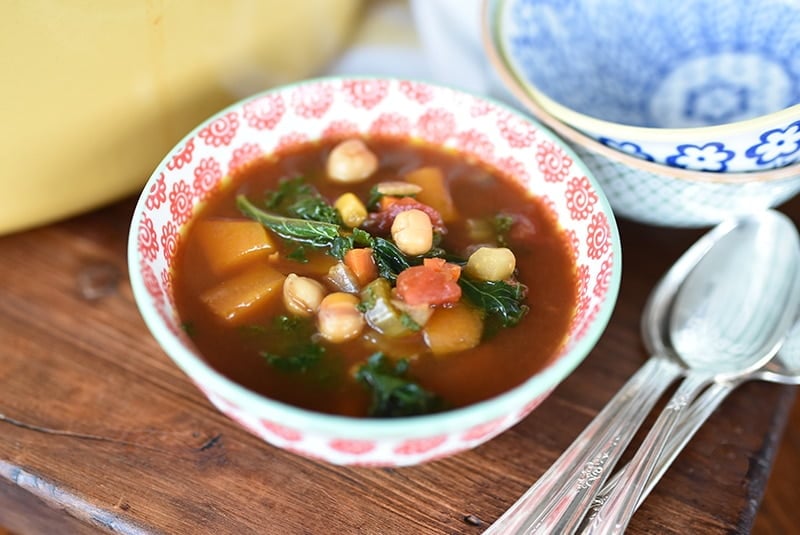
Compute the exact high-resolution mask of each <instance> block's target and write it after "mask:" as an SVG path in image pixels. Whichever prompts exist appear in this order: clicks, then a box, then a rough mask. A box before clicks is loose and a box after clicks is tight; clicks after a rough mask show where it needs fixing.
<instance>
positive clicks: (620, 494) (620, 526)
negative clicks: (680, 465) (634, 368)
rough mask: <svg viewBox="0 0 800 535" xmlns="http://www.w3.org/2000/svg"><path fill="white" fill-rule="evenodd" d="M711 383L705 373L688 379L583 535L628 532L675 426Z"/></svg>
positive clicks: (654, 425)
mask: <svg viewBox="0 0 800 535" xmlns="http://www.w3.org/2000/svg"><path fill="white" fill-rule="evenodd" d="M709 382H711V377H710V376H709V375H708V374H706V373H698V374H691V373H690V374H689V375H687V377H686V379H684V381H683V382H682V383H681V385H680V386H679V387H678V390H677V391H676V392H675V394H674V395H673V396H672V398H671V399H670V400H669V402H667V405H666V407H664V410H663V411H662V412H661V414H660V415H659V417H658V419H657V420H656V422H655V423H654V424H653V427H652V429H650V432H649V433H648V434H647V436H646V437H645V439H644V442H643V443H642V445H641V447H640V448H639V449H638V450H637V452H636V454H635V455H634V456H633V459H632V460H631V462H630V464H629V465H628V468H627V470H626V471H625V473H624V474H623V475H622V476H621V478H620V481H619V482H618V484H617V486H616V487H615V488H614V490H612V491H611V494H609V495H608V499H607V500H606V502H605V503H604V504H603V505H602V506H601V507H600V508H599V510H598V511H597V513H596V515H595V517H594V520H592V522H590V523H589V525H588V526H587V528H586V529H585V530H584V531H583V533H584V534H587V535H596V534H602V535H617V534H621V533H623V532H624V531H625V528H626V527H627V526H628V522H630V519H631V517H632V516H633V513H634V511H635V510H636V506H637V505H638V503H639V500H640V499H641V497H642V493H643V492H644V489H645V486H646V485H647V481H648V480H649V479H650V476H651V475H652V474H653V471H654V470H655V467H656V463H657V462H658V460H659V457H660V456H661V452H662V451H663V450H664V448H665V447H666V444H667V441H668V439H669V438H670V435H671V433H672V431H673V429H674V427H675V424H676V423H677V422H678V419H679V418H680V417H681V415H682V414H683V413H684V410H685V409H686V407H687V406H688V405H689V403H691V402H692V401H693V400H694V398H695V397H697V395H698V394H699V393H700V392H701V391H702V389H703V388H705V387H706V386H708V384H709Z"/></svg>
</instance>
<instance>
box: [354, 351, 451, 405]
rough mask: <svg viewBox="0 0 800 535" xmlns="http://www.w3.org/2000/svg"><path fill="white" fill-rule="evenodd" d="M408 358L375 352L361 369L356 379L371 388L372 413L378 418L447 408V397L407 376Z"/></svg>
mask: <svg viewBox="0 0 800 535" xmlns="http://www.w3.org/2000/svg"><path fill="white" fill-rule="evenodd" d="M407 372H408V361H407V360H405V359H402V360H399V361H397V362H392V361H391V360H390V359H388V358H387V357H386V356H385V355H384V354H383V353H373V354H372V355H371V356H370V357H369V358H368V359H367V362H366V363H365V364H363V365H361V367H360V368H359V369H358V372H357V373H356V379H357V380H358V381H360V382H361V383H363V384H364V385H366V386H367V387H368V388H369V389H370V390H371V392H372V403H371V405H370V408H369V415H370V416H373V417H379V418H393V417H400V416H416V415H420V414H429V413H432V412H439V411H442V410H444V409H445V408H446V406H445V403H444V400H442V398H440V397H439V396H437V395H436V394H433V393H432V392H429V391H427V390H425V389H424V388H422V387H421V386H419V385H418V384H417V383H415V382H413V381H411V380H409V379H407V378H406V377H405V375H406V373H407Z"/></svg>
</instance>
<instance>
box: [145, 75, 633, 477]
mask: <svg viewBox="0 0 800 535" xmlns="http://www.w3.org/2000/svg"><path fill="white" fill-rule="evenodd" d="M620 255H621V252H620V241H619V235H618V232H617V228H616V224H615V221H614V216H613V214H612V212H611V209H610V208H609V205H608V202H607V201H606V199H605V197H604V195H603V192H602V191H601V190H600V188H599V187H598V186H597V182H596V181H595V179H594V178H593V176H592V175H591V173H590V172H589V170H588V169H587V168H586V167H585V166H584V165H583V163H582V162H581V161H580V160H579V159H578V158H577V157H576V156H575V154H574V153H572V152H571V151H570V149H569V148H567V147H566V146H565V145H564V144H563V143H562V142H561V141H559V139H558V138H557V137H555V136H554V135H553V134H551V133H550V132H549V131H548V130H546V129H545V128H543V127H542V126H540V125H539V124H537V123H536V122H534V121H532V120H531V119H529V118H527V117H526V116H524V115H522V114H520V113H519V112H517V111H516V110H514V109H512V108H509V107H506V106H504V105H502V104H499V103H496V102H493V101H490V100H487V99H484V98H481V97H478V96H474V95H471V94H468V93H464V92H461V91H458V90H455V89H451V88H446V87H441V86H436V85H431V84H428V83H423V82H419V81H412V80H401V79H390V78H369V77H365V78H325V79H317V80H310V81H305V82H301V83H298V84H295V85H291V86H287V87H282V88H278V89H274V90H270V91H267V92H264V93H260V94H257V95H254V96H252V97H250V98H247V99H245V100H243V101H241V102H239V103H237V104H235V105H233V106H231V107H229V108H226V109H224V110H222V111H220V112H219V113H217V114H216V115H214V116H213V117H211V118H209V119H208V120H207V121H205V122H204V123H202V124H201V125H199V126H198V127H197V128H196V129H195V130H193V131H192V132H191V133H189V134H188V135H187V136H186V137H185V138H184V139H183V140H182V141H181V142H180V143H178V145H177V146H176V147H175V148H174V149H173V150H172V151H171V152H170V153H168V154H167V155H166V157H165V158H164V159H163V161H162V162H161V163H160V164H159V165H158V167H157V168H156V169H155V171H154V172H153V174H152V176H151V177H150V179H149V181H148V182H147V184H146V186H145V188H144V190H143V191H142V194H141V197H140V199H139V202H138V205H137V207H136V210H135V215H134V217H133V221H132V224H131V231H130V239H129V267H130V278H131V284H132V288H133V293H134V296H135V299H136V303H137V305H138V307H139V309H140V311H141V313H142V316H143V318H144V320H145V323H146V324H147V326H148V328H149V329H150V331H151V332H152V334H153V336H154V337H155V339H156V340H157V341H158V342H159V344H160V346H161V347H162V348H163V350H164V352H165V353H166V354H167V355H168V356H169V357H170V358H171V359H172V360H173V361H174V362H175V364H176V365H177V366H179V367H180V368H181V369H182V370H183V371H184V372H185V373H186V374H187V375H188V376H189V378H191V380H192V381H193V382H194V383H195V384H196V385H197V386H198V388H199V389H200V390H202V392H203V393H204V394H205V395H206V396H207V397H208V399H209V400H210V402H211V403H212V404H213V405H214V406H215V407H217V408H218V409H219V410H220V411H221V412H223V413H224V414H226V415H228V416H229V417H230V418H231V419H233V420H234V421H236V422H238V423H239V424H241V426H243V427H244V428H245V429H247V430H249V431H250V432H252V433H253V434H255V435H257V436H259V437H261V438H262V439H263V440H265V441H266V442H268V443H269V444H272V445H274V446H277V447H279V448H284V449H286V450H289V451H291V452H295V453H299V454H302V455H305V456H307V457H312V458H315V459H320V460H324V461H327V462H331V463H335V464H357V465H369V466H403V465H412V464H417V463H420V462H425V461H429V460H432V459H437V458H441V457H444V456H447V455H452V454H455V453H457V452H459V451H463V450H466V449H470V448H473V447H475V446H477V445H479V444H482V443H483V442H485V441H487V440H489V439H490V438H492V437H494V436H496V435H497V434H499V433H501V432H502V431H504V430H505V429H507V428H509V427H510V426H512V425H514V424H515V423H517V422H519V421H520V420H521V419H522V418H524V417H525V416H526V415H527V414H528V413H530V412H531V411H532V410H533V409H534V408H535V407H536V406H538V404H539V403H541V401H542V400H543V399H544V398H545V397H546V396H547V395H548V394H549V393H550V392H551V391H552V390H553V389H554V388H555V387H556V386H557V385H558V384H559V383H560V382H561V381H562V380H563V379H564V378H565V377H566V376H567V375H568V374H569V373H570V372H571V371H572V370H573V369H574V368H575V367H576V366H577V365H578V364H580V362H581V361H582V360H583V359H584V358H585V356H586V355H587V354H588V353H589V352H590V351H591V349H592V348H593V347H594V345H595V343H596V342H597V340H598V338H599V337H600V335H601V334H602V332H603V330H604V328H605V326H606V324H607V322H608V320H609V317H610V315H611V312H612V309H613V307H614V304H615V301H616V297H617V291H618V288H619V282H620V269H621V265H620V262H621V256H620Z"/></svg>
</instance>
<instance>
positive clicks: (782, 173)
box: [482, 0, 800, 227]
mask: <svg viewBox="0 0 800 535" xmlns="http://www.w3.org/2000/svg"><path fill="white" fill-rule="evenodd" d="M504 1H505V0H484V11H483V27H482V40H483V43H482V44H483V50H484V52H485V53H486V57H487V60H488V62H489V63H490V65H491V67H492V70H493V72H494V73H496V74H497V75H498V76H499V81H500V82H501V83H502V85H503V86H504V89H505V90H506V91H508V92H509V93H510V94H509V95H503V97H504V99H505V100H509V99H510V100H513V101H515V102H516V103H517V104H518V105H521V106H522V107H523V108H525V109H526V110H527V111H528V112H530V113H531V114H533V115H534V116H535V117H536V118H537V119H538V120H539V121H540V122H542V123H543V124H545V125H546V126H548V127H550V128H551V129H552V130H553V131H554V132H555V133H556V134H558V135H559V136H561V137H562V138H563V139H564V140H566V141H567V143H568V144H569V145H571V146H572V148H573V149H574V150H575V152H576V153H577V155H578V156H579V157H580V158H581V160H582V161H583V162H584V163H585V164H586V166H587V167H588V168H589V169H590V170H591V171H592V173H593V174H594V175H595V177H596V178H597V180H598V182H599V183H600V185H601V186H602V188H603V191H604V193H605V194H606V196H607V197H608V200H609V202H610V203H611V206H612V208H613V209H614V213H615V214H616V215H617V216H621V217H624V218H627V219H633V220H636V221H640V222H642V223H647V224H651V225H659V226H670V227H707V226H712V225H714V224H716V223H719V222H720V221H722V220H723V219H725V218H728V217H731V216H736V215H742V214H746V213H750V212H753V211H759V210H763V209H765V208H770V207H774V206H777V205H779V204H781V203H783V202H784V201H786V200H788V199H790V198H791V197H793V196H795V195H797V194H798V193H799V192H800V162H796V163H794V164H791V165H787V166H785V167H780V168H775V169H767V170H761V171H752V172H726V173H718V172H711V171H696V170H692V169H682V168H680V167H672V166H669V165H665V164H662V163H658V162H654V161H648V160H645V159H640V158H636V157H634V156H632V155H630V154H629V153H626V152H622V151H618V150H615V149H613V148H611V147H609V146H607V145H604V144H603V143H601V142H599V141H597V140H596V139H594V138H592V137H590V136H588V135H586V134H584V133H583V132H581V131H580V130H577V129H576V128H574V127H573V126H571V125H569V124H567V123H565V122H563V121H561V120H559V119H558V118H557V117H555V116H554V115H552V114H551V113H550V112H549V111H548V110H545V109H544V108H543V107H542V106H541V104H540V102H539V101H538V100H536V99H534V98H533V97H532V96H531V94H530V92H529V91H528V90H527V88H526V84H525V83H524V82H523V81H522V80H521V79H520V78H519V77H518V76H517V75H516V74H515V73H514V71H513V70H512V69H511V68H510V66H509V61H508V60H507V58H505V57H504V56H503V54H502V51H501V45H500V36H499V32H498V27H497V24H496V23H495V21H496V20H497V14H498V13H499V7H500V4H501V3H502V2H504Z"/></svg>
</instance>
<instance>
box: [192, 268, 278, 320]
mask: <svg viewBox="0 0 800 535" xmlns="http://www.w3.org/2000/svg"><path fill="white" fill-rule="evenodd" d="M285 278H286V277H285V276H284V275H283V274H282V273H281V272H280V271H277V270H276V269H274V268H272V267H270V266H269V265H267V264H262V263H256V264H253V265H252V266H250V267H248V268H247V269H246V270H244V271H242V272H240V273H238V274H236V275H234V276H233V277H230V278H228V279H225V280H223V281H222V282H220V283H218V284H217V285H216V286H214V287H212V288H210V289H209V290H206V291H205V292H203V293H202V294H201V295H200V300H201V301H203V302H204V303H205V304H206V305H207V306H208V308H209V309H211V311H212V312H213V313H214V314H216V315H217V316H219V318H220V319H222V320H225V321H227V322H230V323H239V322H241V321H244V320H246V319H247V318H249V317H252V315H253V314H256V313H258V312H259V311H261V310H263V309H264V307H267V306H269V305H270V303H272V302H274V300H276V299H277V300H280V299H281V289H282V288H283V281H284V279H285Z"/></svg>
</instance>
